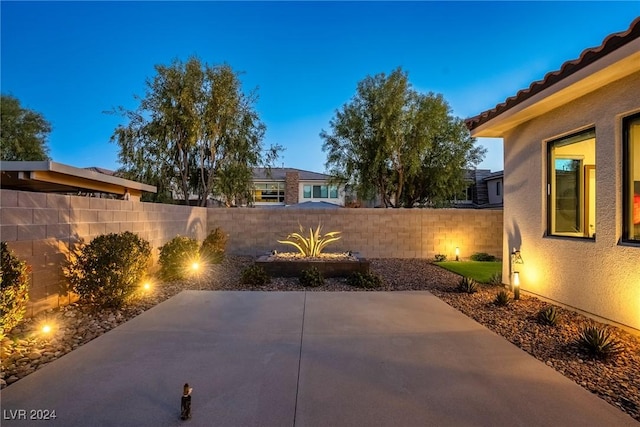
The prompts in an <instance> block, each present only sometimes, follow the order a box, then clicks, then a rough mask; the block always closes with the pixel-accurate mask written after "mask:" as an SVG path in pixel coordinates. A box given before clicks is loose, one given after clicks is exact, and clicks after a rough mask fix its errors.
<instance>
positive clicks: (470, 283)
mask: <svg viewBox="0 0 640 427" xmlns="http://www.w3.org/2000/svg"><path fill="white" fill-rule="evenodd" d="M458 292H466V293H468V294H475V293H476V292H478V282H476V281H475V280H473V278H471V277H463V278H462V279H460V281H459V282H458Z"/></svg>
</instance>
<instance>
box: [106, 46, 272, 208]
mask: <svg viewBox="0 0 640 427" xmlns="http://www.w3.org/2000/svg"><path fill="white" fill-rule="evenodd" d="M155 71H156V74H155V76H154V77H153V78H151V79H148V80H147V82H146V86H147V88H146V94H145V96H144V97H143V98H141V99H140V105H139V107H138V108H137V109H136V110H134V111H131V110H125V109H123V108H120V109H119V112H120V113H121V114H123V115H124V116H125V117H126V118H127V119H128V121H129V122H128V124H126V125H121V126H118V127H117V128H116V130H115V132H114V134H113V136H112V138H111V140H112V141H113V142H116V143H117V144H118V145H119V146H120V152H119V159H120V162H121V163H122V165H123V167H122V168H121V169H120V170H119V171H118V173H119V174H120V175H121V176H124V177H126V178H129V179H137V180H141V181H144V182H148V183H150V184H152V185H156V186H157V187H158V194H157V195H156V196H155V198H156V200H157V201H169V200H171V199H172V197H171V194H172V193H177V194H179V195H180V197H182V198H184V200H185V202H186V200H187V199H188V198H189V195H197V197H198V204H199V205H201V206H205V205H206V201H207V198H208V196H209V195H210V194H217V195H220V196H221V197H222V198H223V199H224V201H225V203H226V204H227V205H228V206H232V205H235V204H238V203H241V202H244V201H246V200H247V199H248V196H249V194H250V190H251V185H252V169H253V167H255V166H258V165H265V166H268V165H270V164H271V163H273V162H274V161H275V160H276V159H277V156H278V152H279V151H280V150H281V147H280V146H271V147H269V148H268V149H264V148H263V145H262V139H263V137H264V133H265V125H264V124H263V123H262V122H261V121H260V118H259V117H258V114H257V112H256V110H255V108H254V104H255V103H256V102H257V93H256V90H253V91H251V92H250V93H248V94H245V93H243V91H242V87H241V81H240V79H239V75H238V73H237V72H235V71H234V70H233V69H232V68H231V67H230V66H229V65H226V64H224V65H214V66H212V65H208V64H206V63H202V62H201V61H200V60H199V59H198V58H193V57H192V58H190V59H189V60H188V61H187V62H186V63H183V62H181V61H179V60H174V61H173V62H172V63H171V64H170V65H168V66H165V65H156V66H155Z"/></svg>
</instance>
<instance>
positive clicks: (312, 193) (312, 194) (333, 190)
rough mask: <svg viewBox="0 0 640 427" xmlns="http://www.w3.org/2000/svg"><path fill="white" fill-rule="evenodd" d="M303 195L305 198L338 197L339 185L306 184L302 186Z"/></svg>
mask: <svg viewBox="0 0 640 427" xmlns="http://www.w3.org/2000/svg"><path fill="white" fill-rule="evenodd" d="M302 197H303V198H304V199H337V198H338V187H336V186H334V185H310V184H306V185H304V186H303V187H302Z"/></svg>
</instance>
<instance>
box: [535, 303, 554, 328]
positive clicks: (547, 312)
mask: <svg viewBox="0 0 640 427" xmlns="http://www.w3.org/2000/svg"><path fill="white" fill-rule="evenodd" d="M558 318H559V313H558V309H557V308H556V307H555V306H553V305H548V306H546V307H545V308H543V309H542V310H540V311H539V312H538V321H539V322H540V323H542V324H543V325H549V326H554V325H556V324H557V323H558Z"/></svg>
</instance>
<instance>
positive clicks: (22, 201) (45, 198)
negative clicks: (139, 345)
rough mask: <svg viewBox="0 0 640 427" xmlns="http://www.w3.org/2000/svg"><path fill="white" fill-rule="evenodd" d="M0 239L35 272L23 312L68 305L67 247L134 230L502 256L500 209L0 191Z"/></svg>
mask: <svg viewBox="0 0 640 427" xmlns="http://www.w3.org/2000/svg"><path fill="white" fill-rule="evenodd" d="M0 208H1V209H0V211H1V221H0V240H3V241H6V242H7V243H8V245H9V248H11V249H12V250H13V251H14V252H15V253H16V255H17V256H18V257H19V258H20V259H22V260H25V261H26V262H27V263H28V264H29V265H30V266H31V268H32V272H31V290H30V300H31V301H30V303H29V306H28V311H27V315H28V316H33V315H34V314H37V313H39V312H41V311H43V310H45V309H47V308H51V307H58V306H60V305H65V304H68V303H69V302H70V297H69V296H66V297H61V296H59V289H60V286H61V285H62V284H63V283H64V280H63V277H62V269H61V266H62V264H63V263H64V261H65V260H66V259H67V257H68V255H69V248H70V247H71V245H73V244H74V243H75V242H78V241H79V240H81V239H83V240H84V241H85V242H89V241H91V239H93V238H94V237H96V236H98V235H101V234H106V233H120V232H123V231H131V232H134V233H137V234H138V235H140V237H142V238H144V239H146V240H148V241H149V242H150V243H151V247H152V248H153V255H154V261H155V260H157V257H158V247H160V246H162V245H163V244H164V243H166V242H167V241H168V240H170V239H172V238H173V237H175V236H176V235H183V236H189V237H194V238H196V239H198V240H203V239H204V238H205V237H206V235H207V233H208V231H209V230H212V229H214V228H215V227H221V228H222V230H223V231H224V232H225V233H226V234H228V235H229V242H228V246H227V251H228V253H230V254H235V255H252V256H256V255H261V254H264V253H267V252H270V251H271V250H273V249H276V250H278V251H287V250H292V249H293V248H292V247H290V246H287V245H283V244H280V243H278V242H277V240H279V239H284V238H286V236H287V234H288V233H291V232H294V231H298V224H302V225H303V226H305V227H306V228H307V229H308V227H314V228H315V227H316V226H317V225H318V223H322V225H323V232H329V231H341V232H342V233H343V238H342V239H341V240H340V241H338V242H336V243H335V244H334V245H332V246H329V247H328V250H329V251H332V250H333V251H340V250H344V251H346V250H351V251H354V252H360V253H361V254H362V255H363V256H366V257H369V258H432V257H433V256H434V255H435V254H438V253H441V254H446V255H447V256H448V257H449V258H450V259H453V257H454V256H455V248H456V247H459V248H460V252H461V253H460V255H461V257H462V258H466V257H469V256H470V255H471V254H472V253H474V252H488V253H490V254H493V255H496V256H499V255H500V254H501V253H502V211H497V210H473V209H300V208H298V209H296V208H292V207H286V208H256V209H242V208H237V209H235V208H234V209H226V208H199V207H190V206H177V205H162V204H155V203H140V202H133V201H124V200H109V199H97V198H89V197H78V196H62V195H57V194H46V193H32V192H23V191H13V190H0Z"/></svg>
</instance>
